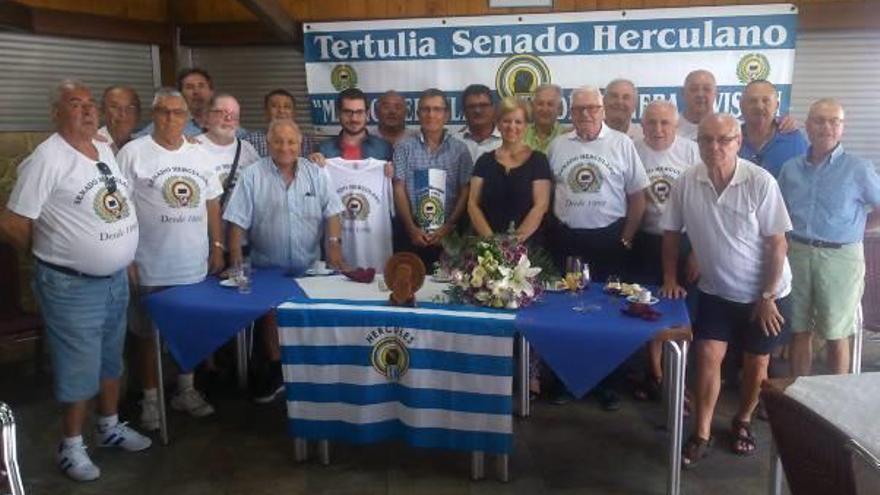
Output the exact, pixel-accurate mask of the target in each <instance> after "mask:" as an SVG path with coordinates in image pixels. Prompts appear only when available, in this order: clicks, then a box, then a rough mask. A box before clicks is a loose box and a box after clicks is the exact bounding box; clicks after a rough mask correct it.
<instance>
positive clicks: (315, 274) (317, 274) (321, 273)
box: [306, 268, 336, 277]
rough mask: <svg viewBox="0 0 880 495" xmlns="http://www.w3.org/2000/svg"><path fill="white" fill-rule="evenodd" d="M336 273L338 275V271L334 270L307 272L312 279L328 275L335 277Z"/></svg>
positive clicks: (310, 269)
mask: <svg viewBox="0 0 880 495" xmlns="http://www.w3.org/2000/svg"><path fill="white" fill-rule="evenodd" d="M334 273H336V270H334V269H332V268H324V269H318V268H309V269H308V270H306V275H308V276H310V277H325V276H327V275H333V274H334Z"/></svg>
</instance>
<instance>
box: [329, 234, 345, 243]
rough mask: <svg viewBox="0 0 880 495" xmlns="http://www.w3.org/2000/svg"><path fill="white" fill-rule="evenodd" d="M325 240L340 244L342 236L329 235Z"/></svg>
mask: <svg viewBox="0 0 880 495" xmlns="http://www.w3.org/2000/svg"><path fill="white" fill-rule="evenodd" d="M327 242H330V243H333V244H342V238H341V237H336V236H331V237H328V238H327Z"/></svg>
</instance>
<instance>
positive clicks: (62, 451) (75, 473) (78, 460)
mask: <svg viewBox="0 0 880 495" xmlns="http://www.w3.org/2000/svg"><path fill="white" fill-rule="evenodd" d="M55 460H56V461H57V462H58V468H59V469H61V472H63V473H64V474H66V475H67V476H68V477H69V478H70V479H72V480H75V481H92V480H96V479H98V477H99V476H101V470H100V469H98V466H95V464H94V463H93V462H92V459H91V458H90V457H89V454H88V453H86V446H85V445H83V444H79V445H75V446H73V447H65V446H64V442H62V443H61V444H60V445H58V452H56V453H55Z"/></svg>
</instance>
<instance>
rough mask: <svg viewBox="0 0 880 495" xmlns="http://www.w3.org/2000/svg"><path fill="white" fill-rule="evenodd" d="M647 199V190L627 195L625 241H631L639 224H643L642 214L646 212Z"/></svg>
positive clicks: (623, 235) (622, 234)
mask: <svg viewBox="0 0 880 495" xmlns="http://www.w3.org/2000/svg"><path fill="white" fill-rule="evenodd" d="M646 207H647V201H646V200H645V190H644V189H640V190H638V191H636V192H634V193H632V194H628V195H627V196H626V222H625V223H624V224H623V233H621V237H623V239H622V240H623V241H625V242H626V243H631V242H632V240H633V237H635V235H636V231H637V230H638V229H639V225H641V224H642V216H643V215H644V214H645V208H646Z"/></svg>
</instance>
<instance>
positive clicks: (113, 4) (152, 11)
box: [18, 0, 235, 22]
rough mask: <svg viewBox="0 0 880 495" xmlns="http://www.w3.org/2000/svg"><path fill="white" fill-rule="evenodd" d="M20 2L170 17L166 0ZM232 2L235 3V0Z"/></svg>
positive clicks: (82, 10)
mask: <svg viewBox="0 0 880 495" xmlns="http://www.w3.org/2000/svg"><path fill="white" fill-rule="evenodd" d="M18 3H21V4H24V5H27V6H30V7H37V8H43V9H52V10H61V11H65V12H76V13H79V14H97V15H105V16H110V17H116V18H119V19H129V20H137V21H154V22H164V21H165V20H167V18H168V12H167V8H166V6H167V3H166V2H165V1H164V0H18ZM218 3H221V2H218ZM230 3H235V0H232V1H231V2H230Z"/></svg>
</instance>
